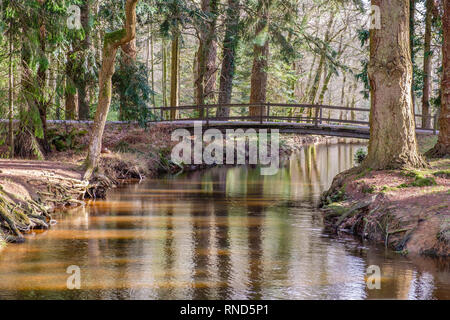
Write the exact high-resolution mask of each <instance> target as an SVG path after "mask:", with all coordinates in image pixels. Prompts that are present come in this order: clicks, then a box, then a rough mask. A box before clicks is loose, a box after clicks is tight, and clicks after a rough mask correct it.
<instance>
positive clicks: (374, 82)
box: [364, 0, 425, 170]
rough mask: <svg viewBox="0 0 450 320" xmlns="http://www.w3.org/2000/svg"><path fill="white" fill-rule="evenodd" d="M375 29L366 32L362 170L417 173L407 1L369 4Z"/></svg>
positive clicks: (381, 0)
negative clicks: (377, 20)
mask: <svg viewBox="0 0 450 320" xmlns="http://www.w3.org/2000/svg"><path fill="white" fill-rule="evenodd" d="M372 5H376V6H378V7H379V8H380V13H381V29H372V30H371V31H370V62H369V68H368V72H369V80H370V88H371V97H370V98H371V110H370V140H369V151H368V155H367V158H366V160H365V161H364V166H365V167H370V168H372V169H375V170H378V169H395V168H405V167H422V166H424V165H425V161H424V160H423V158H422V156H421V155H420V154H419V151H418V146H417V140H416V133H415V121H414V114H413V110H412V101H411V100H412V98H411V85H412V62H411V50H410V45H409V0H372Z"/></svg>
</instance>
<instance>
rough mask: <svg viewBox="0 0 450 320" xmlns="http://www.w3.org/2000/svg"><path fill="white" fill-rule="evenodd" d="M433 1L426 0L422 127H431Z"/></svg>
mask: <svg viewBox="0 0 450 320" xmlns="http://www.w3.org/2000/svg"><path fill="white" fill-rule="evenodd" d="M433 1H434V0H426V14H425V43H424V50H423V51H424V52H423V92H422V128H424V129H430V128H431V114H430V80H431V62H432V59H431V58H432V52H431V20H432V17H433V4H434V3H433Z"/></svg>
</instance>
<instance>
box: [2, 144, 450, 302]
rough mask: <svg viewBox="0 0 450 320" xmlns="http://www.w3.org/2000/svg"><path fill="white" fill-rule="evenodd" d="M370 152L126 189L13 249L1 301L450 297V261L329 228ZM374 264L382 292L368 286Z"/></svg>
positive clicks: (5, 263)
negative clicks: (73, 281)
mask: <svg viewBox="0 0 450 320" xmlns="http://www.w3.org/2000/svg"><path fill="white" fill-rule="evenodd" d="M358 147H359V146H356V145H332V146H316V147H314V146H311V147H306V148H304V149H303V150H302V151H301V152H300V153H299V154H297V155H296V156H294V157H292V158H291V159H289V161H287V162H286V163H285V165H284V167H283V168H282V169H281V170H280V172H279V173H278V174H277V175H275V176H261V175H260V171H259V170H258V169H257V168H251V167H239V168H215V169H212V170H206V171H202V172H194V173H191V174H188V175H183V176H179V177H168V178H165V179H161V180H151V181H147V182H146V183H145V184H141V185H135V186H130V187H126V188H121V189H118V190H115V191H114V192H111V194H110V196H109V198H108V200H107V201H98V202H94V203H91V204H90V205H89V206H88V207H87V208H85V209H80V210H75V211H73V212H69V213H68V214H64V215H61V216H60V217H59V224H58V225H57V226H56V228H54V229H52V230H50V231H47V232H44V233H42V234H39V235H36V236H30V237H29V241H28V242H27V243H25V244H23V245H11V246H9V247H8V248H6V249H5V250H4V252H3V253H1V254H0V298H18V299H41V298H42V299H43V298H46V299H49V298H50V299H53V298H66V299H83V298H90V299H366V298H368V299H378V298H389V299H390V298H397V299H436V298H440V299H449V298H450V278H449V277H450V276H449V274H450V273H449V267H448V264H447V265H446V264H445V263H435V262H434V261H432V260H429V259H421V260H416V261H410V260H408V259H406V258H403V257H400V256H398V255H396V254H394V253H390V252H387V251H385V250H384V248H380V247H371V248H369V247H367V245H366V244H361V243H359V242H358V241H356V240H355V239H353V238H349V239H346V240H343V239H335V238H334V237H331V236H329V235H327V234H325V233H324V232H323V224H322V219H321V214H320V212H318V211H317V210H316V209H315V205H316V203H317V200H318V197H319V196H320V194H321V192H323V191H324V190H325V189H326V188H327V187H328V186H329V185H330V183H331V180H332V178H333V177H334V176H335V175H336V174H337V173H338V172H340V171H343V170H345V169H347V168H349V167H351V166H352V165H353V164H352V161H353V160H352V159H353V155H354V153H355V152H356V150H357V149H358ZM70 265H78V266H80V267H81V270H82V289H81V290H79V291H69V290H66V280H67V277H68V275H67V274H66V273H65V271H66V268H67V267H68V266H70ZM369 265H379V266H380V267H381V270H382V276H383V277H382V289H381V290H368V289H367V288H366V285H365V276H366V275H365V271H366V268H367V266H369Z"/></svg>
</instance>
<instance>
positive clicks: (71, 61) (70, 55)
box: [65, 51, 78, 120]
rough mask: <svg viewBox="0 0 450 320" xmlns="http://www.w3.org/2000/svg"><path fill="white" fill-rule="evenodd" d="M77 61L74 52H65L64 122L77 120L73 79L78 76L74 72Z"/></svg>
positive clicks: (75, 92) (76, 99) (75, 90)
mask: <svg viewBox="0 0 450 320" xmlns="http://www.w3.org/2000/svg"><path fill="white" fill-rule="evenodd" d="M76 64H77V61H76V59H75V52H74V51H68V52H67V62H66V89H65V99H66V110H65V111H66V120H77V119H78V94H77V87H76V85H75V78H76V77H77V76H78V74H77V71H76V69H77V68H76V66H75V65H76Z"/></svg>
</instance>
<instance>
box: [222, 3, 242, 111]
mask: <svg viewBox="0 0 450 320" xmlns="http://www.w3.org/2000/svg"><path fill="white" fill-rule="evenodd" d="M239 11H240V10H239V0H228V8H227V17H226V18H225V25H226V30H225V38H224V39H223V60H222V70H221V72H220V86H219V105H223V104H230V103H231V94H232V91H233V78H234V71H235V68H236V65H235V55H236V49H237V45H238V42H239V29H238V27H239V13H240V12H239ZM229 115H230V108H227V107H219V108H218V109H217V117H228V116H229Z"/></svg>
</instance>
